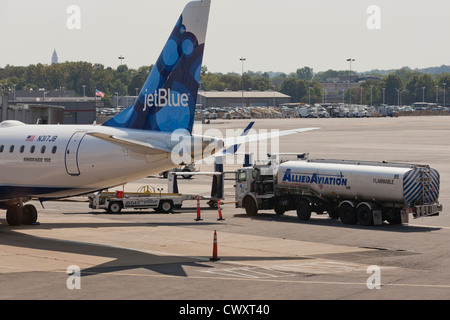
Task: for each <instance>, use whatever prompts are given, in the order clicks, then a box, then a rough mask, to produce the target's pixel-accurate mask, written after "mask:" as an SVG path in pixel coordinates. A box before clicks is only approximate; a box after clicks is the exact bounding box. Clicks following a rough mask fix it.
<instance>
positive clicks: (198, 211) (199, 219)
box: [195, 196, 203, 221]
mask: <svg viewBox="0 0 450 320" xmlns="http://www.w3.org/2000/svg"><path fill="white" fill-rule="evenodd" d="M201 220H203V219H202V218H201V216H200V197H199V196H197V219H195V221H201Z"/></svg>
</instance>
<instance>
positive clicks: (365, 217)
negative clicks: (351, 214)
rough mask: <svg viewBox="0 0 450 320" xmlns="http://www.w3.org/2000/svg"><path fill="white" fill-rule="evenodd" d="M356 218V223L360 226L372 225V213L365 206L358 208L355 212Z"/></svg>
mask: <svg viewBox="0 0 450 320" xmlns="http://www.w3.org/2000/svg"><path fill="white" fill-rule="evenodd" d="M356 216H357V217H358V222H359V224H360V225H362V226H372V225H373V212H372V209H370V208H369V207H368V206H366V205H365V204H363V205H361V206H359V208H358V210H356Z"/></svg>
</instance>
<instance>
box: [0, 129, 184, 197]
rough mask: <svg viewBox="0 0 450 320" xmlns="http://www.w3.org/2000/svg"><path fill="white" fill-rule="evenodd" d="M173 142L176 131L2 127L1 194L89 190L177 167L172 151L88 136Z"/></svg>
mask: <svg viewBox="0 0 450 320" xmlns="http://www.w3.org/2000/svg"><path fill="white" fill-rule="evenodd" d="M89 132H97V133H102V134H105V135H111V136H116V137H121V138H125V139H131V140H134V141H140V142H143V143H146V142H147V141H148V140H149V139H151V141H160V142H161V143H164V144H165V145H167V144H169V145H170V144H172V145H173V144H174V143H175V142H171V141H170V140H171V135H170V134H169V133H164V132H152V131H143V130H133V129H122V128H112V127H103V126H94V125H24V124H20V123H16V122H12V123H10V124H8V122H6V123H5V125H4V126H3V127H1V128H0V169H1V173H2V174H1V179H0V199H10V198H18V197H37V198H58V197H70V196H74V195H79V194H85V193H89V192H93V191H96V190H101V189H104V188H108V187H113V186H117V185H120V184H123V183H126V182H130V181H134V180H136V179H139V178H142V177H145V176H147V175H151V174H155V173H159V172H162V171H165V170H167V169H170V168H173V167H174V166H176V165H174V164H173V163H172V161H171V156H170V153H168V152H161V153H158V154H152V155H148V154H145V153H140V152H135V151H134V150H133V148H128V147H127V146H124V145H117V144H115V143H112V142H109V141H106V140H102V139H99V138H97V137H94V136H91V135H89Z"/></svg>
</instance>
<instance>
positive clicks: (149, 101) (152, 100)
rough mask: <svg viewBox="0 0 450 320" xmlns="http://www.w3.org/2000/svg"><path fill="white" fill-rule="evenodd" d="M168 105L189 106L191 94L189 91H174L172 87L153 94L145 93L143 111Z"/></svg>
mask: <svg viewBox="0 0 450 320" xmlns="http://www.w3.org/2000/svg"><path fill="white" fill-rule="evenodd" d="M167 105H169V106H172V107H189V96H188V94H187V93H183V94H180V93H178V92H172V91H171V90H170V89H159V90H157V91H155V92H154V93H153V94H145V95H144V108H143V111H145V110H147V108H152V107H159V108H163V107H165V106H167Z"/></svg>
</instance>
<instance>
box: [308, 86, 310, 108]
mask: <svg viewBox="0 0 450 320" xmlns="http://www.w3.org/2000/svg"><path fill="white" fill-rule="evenodd" d="M308 104H309V105H311V87H308Z"/></svg>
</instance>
